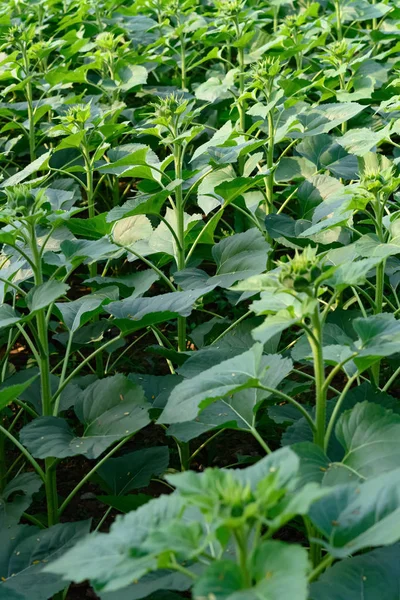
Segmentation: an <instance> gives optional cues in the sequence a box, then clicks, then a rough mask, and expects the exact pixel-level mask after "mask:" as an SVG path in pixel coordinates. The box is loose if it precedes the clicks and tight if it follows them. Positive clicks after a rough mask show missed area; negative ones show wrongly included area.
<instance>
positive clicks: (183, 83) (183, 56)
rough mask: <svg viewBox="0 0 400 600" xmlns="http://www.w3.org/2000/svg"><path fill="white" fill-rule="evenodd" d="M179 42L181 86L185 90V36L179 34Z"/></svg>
mask: <svg viewBox="0 0 400 600" xmlns="http://www.w3.org/2000/svg"><path fill="white" fill-rule="evenodd" d="M180 42H181V88H182V90H186V44H185V37H184V36H183V35H181V36H180Z"/></svg>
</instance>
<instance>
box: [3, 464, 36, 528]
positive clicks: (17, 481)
mask: <svg viewBox="0 0 400 600" xmlns="http://www.w3.org/2000/svg"><path fill="white" fill-rule="evenodd" d="M42 485H43V481H42V480H41V479H40V477H39V476H38V475H37V474H36V473H21V474H20V475H17V476H16V477H14V479H11V481H9V482H8V483H7V484H6V486H5V487H4V489H3V491H2V492H1V494H0V522H1V523H2V524H3V526H7V527H9V526H10V524H16V523H18V521H19V519H20V517H21V516H22V513H23V512H24V511H25V510H26V509H27V508H28V507H29V506H30V505H31V502H32V497H33V495H34V494H36V492H38V491H39V490H40V488H41V486H42Z"/></svg>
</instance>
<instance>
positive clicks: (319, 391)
mask: <svg viewBox="0 0 400 600" xmlns="http://www.w3.org/2000/svg"><path fill="white" fill-rule="evenodd" d="M311 328H312V330H311V333H312V335H308V341H309V343H310V346H311V349H312V353H313V359H314V377H315V431H314V442H315V444H317V445H318V446H319V447H320V448H322V449H324V440H325V427H326V387H325V368H324V357H323V352H322V325H321V317H320V312H319V306H317V307H316V308H315V310H314V313H313V315H312V317H311ZM316 535H317V534H316V532H313V537H316ZM310 552H311V557H312V562H313V566H314V567H316V566H317V565H318V564H319V563H320V561H321V546H320V545H319V544H318V543H317V542H311V546H310Z"/></svg>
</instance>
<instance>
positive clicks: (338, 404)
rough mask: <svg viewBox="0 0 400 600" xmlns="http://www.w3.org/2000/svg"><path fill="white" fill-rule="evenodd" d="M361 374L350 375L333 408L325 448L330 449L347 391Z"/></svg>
mask: <svg viewBox="0 0 400 600" xmlns="http://www.w3.org/2000/svg"><path fill="white" fill-rule="evenodd" d="M358 376H359V373H358V372H357V373H356V374H355V375H353V376H352V377H350V379H349V380H348V382H347V383H346V385H345V386H344V388H343V391H342V393H341V394H340V396H339V398H338V399H337V402H336V405H335V408H334V410H333V413H332V416H331V418H330V419H329V423H328V427H327V428H326V434H325V442H324V445H325V450H327V449H328V446H329V441H330V439H331V435H332V432H333V428H334V426H335V423H336V420H337V418H338V416H339V415H340V411H341V408H342V404H343V402H344V400H345V398H346V395H347V392H348V391H349V389H350V388H351V386H352V384H353V382H354V381H355V380H356V379H357V377H358Z"/></svg>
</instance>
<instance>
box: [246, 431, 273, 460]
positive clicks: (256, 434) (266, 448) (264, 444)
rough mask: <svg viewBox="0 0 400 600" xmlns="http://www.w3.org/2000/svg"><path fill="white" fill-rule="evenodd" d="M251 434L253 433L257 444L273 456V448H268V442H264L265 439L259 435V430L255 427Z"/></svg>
mask: <svg viewBox="0 0 400 600" xmlns="http://www.w3.org/2000/svg"><path fill="white" fill-rule="evenodd" d="M251 433H252V435H253V437H254V438H255V439H256V440H257V442H258V443H259V444H260V446H261V448H263V450H265V453H266V454H272V450H271V448H270V447H269V446H268V444H267V442H265V441H264V440H263V438H262V437H261V435H260V434H259V433H258V431H257V429H255V427H252V428H251Z"/></svg>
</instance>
